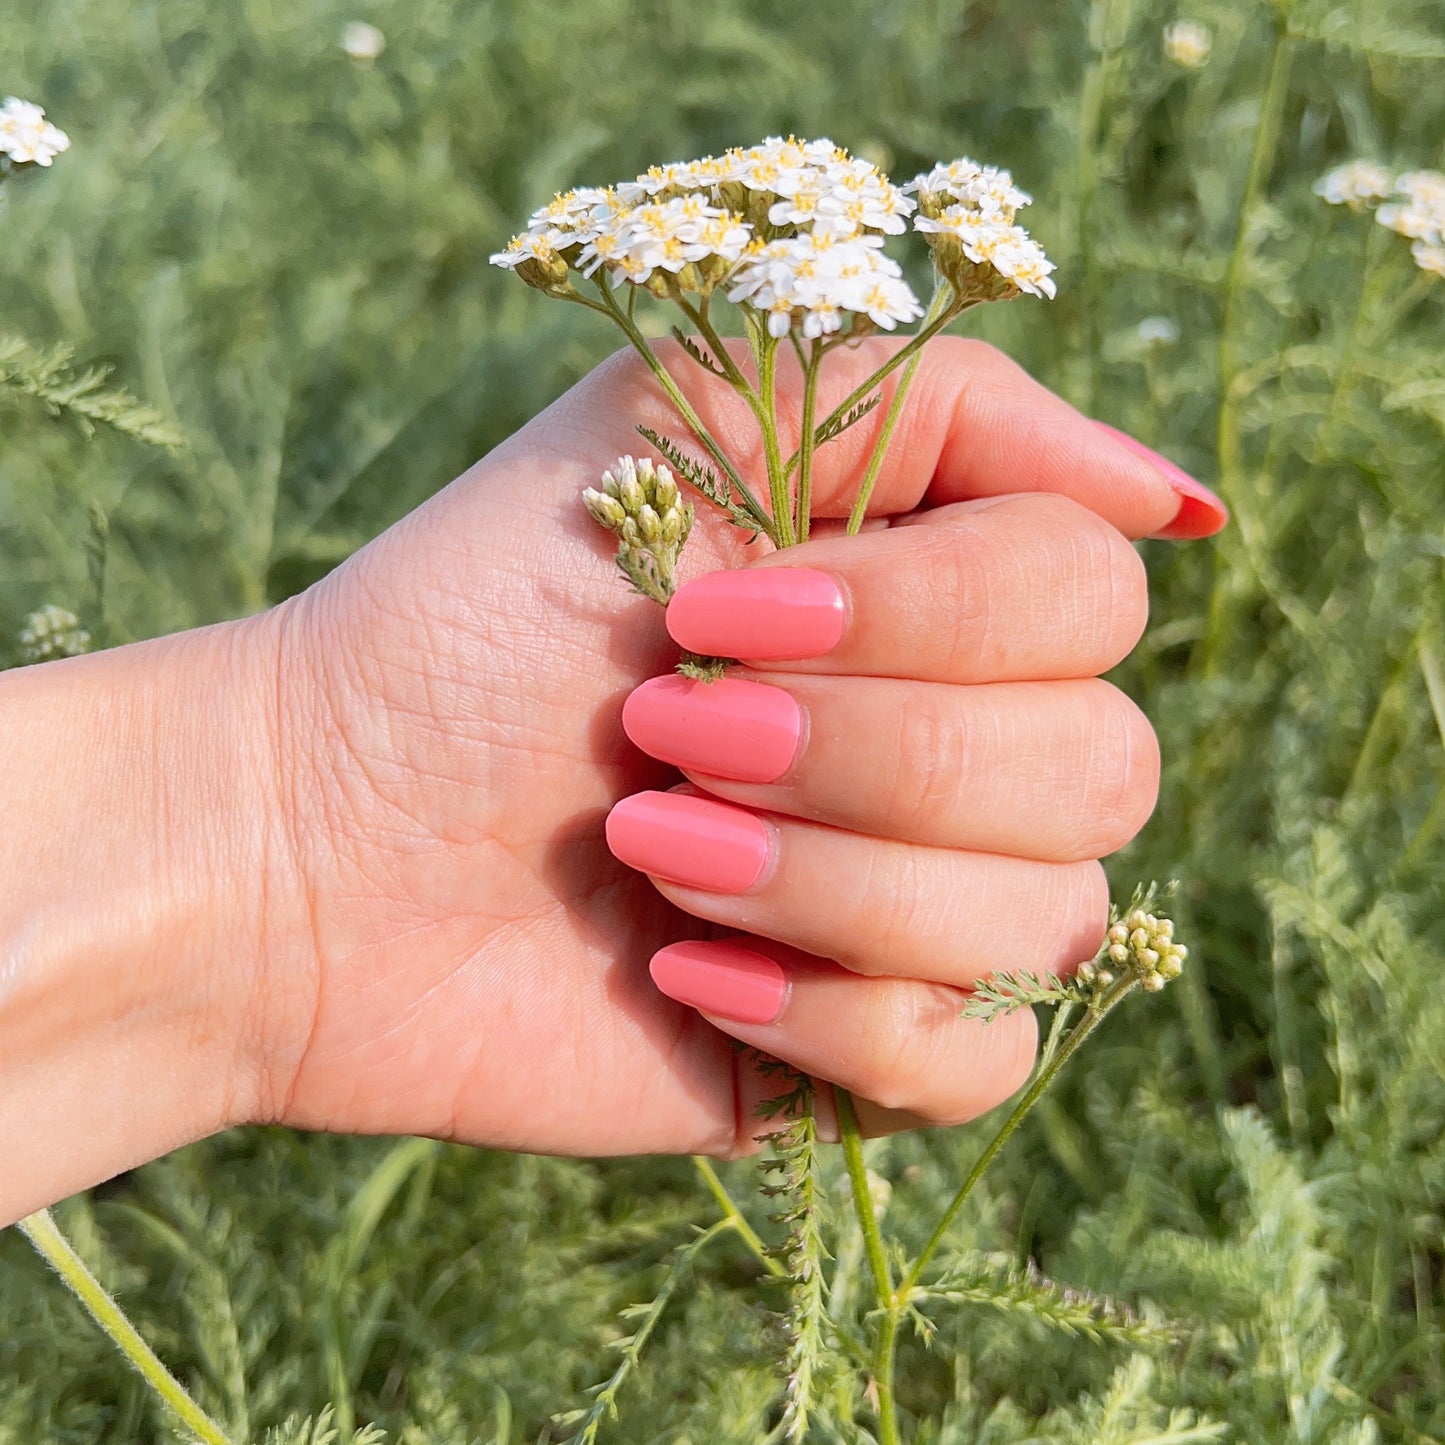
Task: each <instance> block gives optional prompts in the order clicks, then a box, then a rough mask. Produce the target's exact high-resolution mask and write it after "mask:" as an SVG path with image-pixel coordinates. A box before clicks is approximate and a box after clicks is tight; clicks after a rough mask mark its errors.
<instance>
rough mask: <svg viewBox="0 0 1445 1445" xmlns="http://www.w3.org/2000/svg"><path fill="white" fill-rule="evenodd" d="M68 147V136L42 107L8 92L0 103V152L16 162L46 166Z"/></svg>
mask: <svg viewBox="0 0 1445 1445" xmlns="http://www.w3.org/2000/svg"><path fill="white" fill-rule="evenodd" d="M69 149H70V137H69V136H68V135H66V133H65V132H64V131H63V130H60V129H59V128H58V127H57V126H53V125H51V123H50V122H49V121H48V120H46V119H45V111H44V109H43V108H42V107H40V106H38V105H32V104H31V103H30V102H29V101H28V100H17V99H16V98H15V97H14V96H13V95H12V96H10V97H9V98H8V99H7V100H6V102H5V104H4V105H0V156H8V157H9V158H10V160H11V161H12V162H13V163H14V164H15V165H18V166H23V165H36V166H48V165H50V163H51V162H52V161H53V160H54V159H55V157H56V156H58V155H59V154H60V153H61V152H62V151H67V150H69Z"/></svg>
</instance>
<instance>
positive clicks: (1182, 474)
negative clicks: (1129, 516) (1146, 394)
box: [1094, 421, 1229, 542]
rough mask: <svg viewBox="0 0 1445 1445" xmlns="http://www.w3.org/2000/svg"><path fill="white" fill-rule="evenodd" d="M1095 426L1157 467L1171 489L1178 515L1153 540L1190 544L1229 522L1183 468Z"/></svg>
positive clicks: (1220, 506)
mask: <svg viewBox="0 0 1445 1445" xmlns="http://www.w3.org/2000/svg"><path fill="white" fill-rule="evenodd" d="M1094 425H1095V426H1097V427H1101V428H1102V429H1103V430H1104V431H1106V432H1108V433H1109V435H1110V436H1111V437H1113V438H1114V440H1115V441H1117V442H1120V443H1122V444H1123V445H1124V446H1126V447H1128V448H1129V450H1130V451H1131V452H1133V453H1134V455H1135V456H1140V457H1143V458H1144V460H1145V461H1146V462H1149V463H1150V464H1151V465H1153V466H1155V467H1157V468H1158V469H1159V471H1160V472H1162V473H1163V474H1164V480H1165V481H1167V482H1168V483H1169V485H1170V486H1171V487H1172V488H1173V489H1174V493H1175V495H1176V496H1177V497H1178V498H1179V511H1178V512H1177V513H1176V514H1175V517H1174V520H1173V521H1172V522H1170V523H1169V524H1168V525H1167V526H1165V527H1161V528H1160V529H1159V530H1158V531H1157V532H1155V533H1154V535H1155V536H1156V537H1165V538H1169V539H1171V540H1173V541H1176V542H1191V541H1195V540H1197V539H1198V538H1200V537H1212V536H1213V535H1214V534H1215V533H1216V532H1218V531H1220V530H1221V529H1222V528H1223V527H1224V525H1225V523H1227V522H1228V521H1229V508H1228V507H1226V506H1225V505H1224V503H1223V502H1222V501H1221V500H1220V499H1219V498H1218V497H1216V496H1215V495H1214V493H1213V492H1211V491H1210V490H1209V488H1208V487H1206V486H1205V485H1204V484H1203V483H1202V482H1196V481H1195V480H1194V478H1193V477H1191V476H1190V475H1189V473H1188V472H1186V471H1185V470H1184V469H1183V468H1182V467H1178V466H1176V465H1175V464H1174V463H1173V462H1171V461H1170V460H1169V458H1168V457H1161V456H1160V455H1159V453H1158V452H1156V451H1154V450H1153V449H1152V448H1150V447H1146V446H1145V445H1144V443H1143V442H1141V441H1139V440H1138V439H1137V438H1136V437H1131V436H1130V435H1129V433H1128V432H1122V431H1120V430H1119V429H1118V428H1117V427H1112V426H1110V425H1109V424H1108V423H1107V422H1102V421H1096V422H1095V423H1094Z"/></svg>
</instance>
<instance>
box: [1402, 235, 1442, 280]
mask: <svg viewBox="0 0 1445 1445" xmlns="http://www.w3.org/2000/svg"><path fill="white" fill-rule="evenodd" d="M1410 254H1411V256H1413V257H1414V258H1415V264H1416V265H1417V266H1418V267H1419V268H1420V269H1421V270H1422V271H1429V272H1430V273H1431V275H1434V276H1445V245H1442V244H1441V243H1439V242H1438V241H1416V242H1415V244H1414V245H1413V246H1411V247H1410Z"/></svg>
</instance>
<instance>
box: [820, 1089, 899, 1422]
mask: <svg viewBox="0 0 1445 1445" xmlns="http://www.w3.org/2000/svg"><path fill="white" fill-rule="evenodd" d="M833 1099H834V1102H835V1104H836V1107H837V1110H838V1137H839V1139H840V1140H842V1143H843V1159H844V1162H845V1163H846V1164H847V1167H848V1183H849V1184H850V1186H851V1187H852V1193H853V1212H854V1213H855V1214H856V1215H857V1216H858V1227H859V1228H860V1229H861V1230H862V1231H863V1249H864V1252H865V1253H866V1254H867V1256H868V1267H869V1269H871V1270H872V1272H873V1286H874V1291H875V1293H876V1294H877V1296H878V1308H879V1309H880V1310H882V1311H883V1324H882V1325H881V1326H880V1328H879V1331H878V1343H877V1344H876V1346H875V1347H874V1351H873V1384H874V1388H875V1389H876V1390H877V1392H878V1440H879V1445H899V1442H900V1438H901V1437H900V1436H899V1433H898V1403H897V1400H896V1399H895V1398H894V1393H893V1361H894V1357H895V1355H896V1353H897V1345H898V1323H899V1319H900V1317H901V1315H902V1313H903V1310H902V1305H901V1302H900V1297H899V1295H898V1294H897V1293H895V1291H894V1289H893V1273H892V1271H891V1270H890V1269H889V1268H888V1256H887V1255H886V1254H885V1253H884V1250H883V1232H882V1231H881V1230H880V1229H879V1228H878V1213H877V1211H876V1210H875V1209H874V1208H873V1191H872V1190H871V1189H869V1187H868V1166H867V1165H866V1164H865V1163H864V1161H863V1136H862V1134H860V1133H859V1131H858V1115H857V1113H856V1111H855V1110H854V1108H853V1099H852V1096H851V1095H850V1094H849V1093H848V1092H847V1090H846V1089H836V1088H835V1089H834V1090H833Z"/></svg>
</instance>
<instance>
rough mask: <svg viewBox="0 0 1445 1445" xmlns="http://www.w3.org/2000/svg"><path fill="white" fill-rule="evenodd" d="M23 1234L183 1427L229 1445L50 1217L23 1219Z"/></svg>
mask: <svg viewBox="0 0 1445 1445" xmlns="http://www.w3.org/2000/svg"><path fill="white" fill-rule="evenodd" d="M20 1231H21V1233H22V1234H24V1236H25V1237H26V1238H27V1239H28V1240H29V1241H30V1243H31V1244H33V1245H34V1246H35V1249H36V1251H37V1252H38V1253H39V1254H40V1255H41V1257H42V1258H43V1259H44V1260H45V1262H46V1263H47V1264H49V1265H50V1267H51V1268H52V1269H53V1270H54V1271H55V1272H56V1274H58V1275H59V1276H60V1278H61V1279H62V1280H64V1281H65V1284H66V1286H67V1287H68V1288H69V1289H70V1291H71V1293H72V1294H74V1295H75V1297H76V1299H78V1300H79V1301H80V1303H81V1304H82V1305H83V1306H84V1307H85V1310H86V1312H87V1313H88V1314H89V1315H90V1317H91V1318H92V1319H93V1320H94V1321H95V1322H96V1324H98V1325H99V1326H100V1327H101V1329H103V1330H104V1331H105V1333H106V1334H107V1335H109V1336H110V1339H111V1342H112V1343H113V1344H114V1345H115V1346H116V1348H117V1349H118V1350H120V1352H121V1354H123V1355H124V1356H125V1357H126V1359H127V1360H129V1361H130V1363H131V1365H132V1366H134V1368H135V1370H136V1372H137V1373H138V1374H139V1375H140V1377H141V1378H142V1379H143V1380H144V1381H145V1382H146V1384H147V1385H149V1386H150V1387H151V1389H152V1390H154V1391H155V1393H156V1394H157V1395H159V1396H160V1398H161V1399H162V1400H164V1401H165V1403H166V1404H167V1405H169V1406H170V1408H171V1409H172V1410H173V1411H174V1412H175V1414H176V1416H177V1417H178V1418H179V1419H180V1421H181V1423H182V1424H183V1425H185V1427H186V1428H187V1429H188V1430H190V1431H191V1432H192V1434H194V1435H195V1436H196V1438H197V1439H199V1440H203V1441H204V1442H205V1445H231V1442H230V1440H229V1438H228V1437H227V1435H226V1432H225V1431H224V1430H222V1429H221V1427H220V1426H219V1425H218V1424H216V1422H215V1421H214V1420H212V1419H211V1417H210V1416H209V1415H207V1414H206V1412H205V1411H204V1410H202V1409H201V1407H200V1406H199V1405H198V1404H196V1402H195V1401H194V1400H193V1399H191V1397H190V1396H189V1395H188V1394H186V1392H185V1389H184V1388H183V1387H182V1385H181V1382H180V1381H179V1380H177V1379H176V1377H175V1376H174V1375H173V1374H171V1372H170V1371H169V1370H168V1369H166V1367H165V1366H164V1365H163V1364H162V1363H161V1362H160V1359H159V1358H158V1357H157V1355H156V1353H155V1351H154V1350H152V1349H151V1347H150V1346H149V1345H148V1344H146V1342H145V1341H144V1340H143V1339H141V1337H140V1335H139V1334H138V1333H137V1332H136V1328H135V1326H134V1325H133V1324H131V1322H130V1321H129V1320H128V1319H127V1318H126V1317H125V1315H124V1313H123V1312H122V1311H121V1308H120V1306H119V1305H118V1304H117V1303H116V1302H115V1300H113V1299H112V1298H111V1296H110V1295H109V1294H108V1293H106V1290H105V1287H104V1285H102V1284H101V1282H100V1281H99V1280H98V1279H96V1277H95V1276H94V1275H93V1274H92V1273H91V1272H90V1270H89V1269H88V1268H86V1265H85V1261H84V1260H82V1259H81V1257H80V1256H79V1255H78V1254H76V1252H75V1250H74V1249H73V1248H72V1247H71V1244H70V1241H69V1240H68V1239H66V1237H65V1236H64V1235H63V1234H62V1233H61V1232H60V1230H59V1228H58V1227H57V1226H56V1223H55V1220H54V1219H52V1218H51V1216H50V1211H49V1210H48V1209H42V1210H41V1211H40V1212H39V1213H38V1214H32V1215H30V1216H29V1217H28V1218H26V1219H22V1220H21V1221H20Z"/></svg>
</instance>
